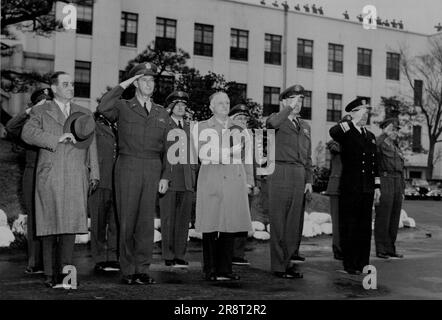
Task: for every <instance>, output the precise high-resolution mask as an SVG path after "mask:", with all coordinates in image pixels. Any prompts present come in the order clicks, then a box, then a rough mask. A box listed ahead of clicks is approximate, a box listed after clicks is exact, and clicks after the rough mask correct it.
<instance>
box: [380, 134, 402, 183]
mask: <svg viewBox="0 0 442 320" xmlns="http://www.w3.org/2000/svg"><path fill="white" fill-rule="evenodd" d="M386 138H387V136H386V135H385V134H381V135H380V136H379V137H378V139H377V141H376V145H377V157H378V160H379V174H380V176H381V177H387V176H394V177H400V178H401V181H402V185H403V189H405V177H404V157H403V155H402V152H401V151H400V149H399V147H398V146H396V145H395V144H393V143H388V142H387V141H386V140H385V139H386Z"/></svg>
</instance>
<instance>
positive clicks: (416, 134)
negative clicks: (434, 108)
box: [412, 126, 422, 152]
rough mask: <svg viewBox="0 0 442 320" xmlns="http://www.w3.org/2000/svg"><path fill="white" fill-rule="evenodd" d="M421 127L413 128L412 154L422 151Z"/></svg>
mask: <svg viewBox="0 0 442 320" xmlns="http://www.w3.org/2000/svg"><path fill="white" fill-rule="evenodd" d="M421 138H422V127H421V126H413V145H412V151H413V152H421V151H422V144H421V142H422V141H421Z"/></svg>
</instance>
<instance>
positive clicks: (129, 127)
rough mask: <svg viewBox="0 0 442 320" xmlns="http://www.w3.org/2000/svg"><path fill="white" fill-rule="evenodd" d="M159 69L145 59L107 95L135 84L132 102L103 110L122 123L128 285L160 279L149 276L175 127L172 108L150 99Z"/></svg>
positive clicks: (105, 103) (121, 200) (118, 179)
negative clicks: (169, 141)
mask: <svg viewBox="0 0 442 320" xmlns="http://www.w3.org/2000/svg"><path fill="white" fill-rule="evenodd" d="M156 74H157V67H156V66H155V65H154V64H153V63H149V62H146V63H140V64H138V65H136V66H135V67H133V68H132V70H131V71H130V73H129V77H130V79H128V80H126V81H124V82H122V83H121V84H120V85H118V86H116V87H115V88H113V89H112V90H111V91H109V92H108V93H106V95H111V96H113V97H119V96H121V94H122V93H123V91H124V89H125V88H127V87H128V86H129V85H130V84H132V83H133V84H134V85H135V87H136V92H135V97H133V98H132V99H131V100H124V99H118V98H115V99H106V98H105V97H106V95H105V96H104V97H103V99H102V101H101V102H100V104H99V105H98V111H99V112H100V113H101V114H103V115H104V116H105V117H106V118H107V119H109V120H110V121H117V125H118V158H117V161H116V163H115V194H116V204H117V213H118V218H119V224H120V252H119V253H120V266H121V271H122V273H123V283H126V284H151V283H155V281H154V279H152V278H151V277H150V276H149V275H148V271H149V266H150V263H151V261H152V249H153V237H154V224H153V222H154V217H155V202H156V199H157V193H158V192H160V193H165V192H166V191H167V188H168V184H169V179H170V169H169V164H168V161H167V158H166V156H165V155H166V151H167V150H166V148H167V145H166V141H167V133H168V128H169V125H170V121H171V119H170V117H169V114H168V113H167V111H166V110H165V109H164V108H163V107H162V106H160V105H157V104H155V103H154V102H153V101H152V100H151V96H152V93H153V90H154V87H155V81H154V76H155V75H156Z"/></svg>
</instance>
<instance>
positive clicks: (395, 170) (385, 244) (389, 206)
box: [374, 118, 405, 259]
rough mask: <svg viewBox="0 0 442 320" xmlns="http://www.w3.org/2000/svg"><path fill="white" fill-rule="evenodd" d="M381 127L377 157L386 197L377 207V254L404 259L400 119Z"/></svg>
mask: <svg viewBox="0 0 442 320" xmlns="http://www.w3.org/2000/svg"><path fill="white" fill-rule="evenodd" d="M379 126H380V128H381V129H382V134H381V135H380V136H379V137H378V139H377V154H378V160H379V174H380V178H381V193H382V196H381V198H380V201H379V204H378V205H377V206H376V207H375V208H376V220H375V228H374V236H375V243H376V255H377V256H378V257H379V258H383V259H388V258H403V255H402V254H399V253H397V252H396V247H395V242H396V236H397V231H398V228H399V218H400V215H401V208H402V199H403V195H404V189H405V180H404V157H403V155H402V153H401V151H400V149H399V146H398V145H397V137H398V131H399V129H400V128H399V120H398V119H396V118H389V119H386V120H385V121H383V122H382V123H381V124H380V125H379Z"/></svg>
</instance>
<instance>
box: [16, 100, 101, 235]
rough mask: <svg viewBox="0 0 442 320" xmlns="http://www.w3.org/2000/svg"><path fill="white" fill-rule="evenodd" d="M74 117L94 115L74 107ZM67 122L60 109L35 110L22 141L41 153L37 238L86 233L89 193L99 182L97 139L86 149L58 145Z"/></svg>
mask: <svg viewBox="0 0 442 320" xmlns="http://www.w3.org/2000/svg"><path fill="white" fill-rule="evenodd" d="M70 105H71V113H74V112H83V113H87V114H91V112H90V111H89V110H88V109H85V108H83V107H81V106H79V105H76V104H73V103H71V104H70ZM65 121H66V118H65V116H64V115H63V113H62V112H61V110H60V108H59V106H58V105H57V104H56V103H55V102H53V101H50V102H46V103H44V104H43V105H41V106H36V107H34V108H32V110H31V113H30V119H29V120H28V121H27V122H26V124H25V125H24V127H23V131H22V139H23V140H24V141H25V142H26V143H28V144H31V145H35V146H38V147H40V148H42V149H40V153H39V157H38V164H37V169H36V185H35V215H36V225H37V236H45V235H55V234H77V233H87V232H88V228H87V210H86V207H87V195H88V194H87V193H88V187H89V180H90V179H97V180H98V179H99V178H100V177H99V169H98V159H97V146H96V141H95V136H94V139H93V141H92V144H91V145H90V146H89V147H88V148H86V149H78V148H76V147H74V146H73V145H72V144H71V143H67V144H64V143H59V142H58V140H59V137H60V136H61V135H62V134H63V125H64V122H65Z"/></svg>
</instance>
